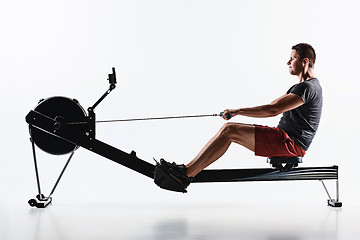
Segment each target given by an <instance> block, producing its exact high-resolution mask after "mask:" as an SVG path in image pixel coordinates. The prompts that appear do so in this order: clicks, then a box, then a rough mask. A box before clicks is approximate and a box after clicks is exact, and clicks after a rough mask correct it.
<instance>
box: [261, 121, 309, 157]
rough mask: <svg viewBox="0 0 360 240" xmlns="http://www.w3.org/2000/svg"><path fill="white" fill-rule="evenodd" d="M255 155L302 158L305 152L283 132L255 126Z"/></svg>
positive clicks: (272, 128)
mask: <svg viewBox="0 0 360 240" xmlns="http://www.w3.org/2000/svg"><path fill="white" fill-rule="evenodd" d="M255 155H256V156H262V157H296V156H301V157H303V156H304V155H305V150H304V149H302V148H301V147H300V146H299V145H298V144H297V143H296V142H295V141H294V140H293V139H292V138H290V137H289V135H288V134H287V133H286V132H285V131H284V130H282V129H280V128H275V127H267V126H260V125H255Z"/></svg>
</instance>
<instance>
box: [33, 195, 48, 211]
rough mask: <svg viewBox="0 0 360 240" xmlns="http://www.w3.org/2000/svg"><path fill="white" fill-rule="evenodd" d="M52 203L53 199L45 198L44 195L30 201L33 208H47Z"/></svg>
mask: <svg viewBox="0 0 360 240" xmlns="http://www.w3.org/2000/svg"><path fill="white" fill-rule="evenodd" d="M51 202H52V198H51V197H45V196H44V195H43V194H39V195H37V196H36V198H33V199H30V200H29V201H28V203H29V205H30V206H31V207H37V208H46V207H47V206H48V205H49V204H50V203H51Z"/></svg>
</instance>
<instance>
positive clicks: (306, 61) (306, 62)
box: [302, 58, 309, 67]
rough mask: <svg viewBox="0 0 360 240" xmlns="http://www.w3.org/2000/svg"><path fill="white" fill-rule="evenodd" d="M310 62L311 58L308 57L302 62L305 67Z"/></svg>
mask: <svg viewBox="0 0 360 240" xmlns="http://www.w3.org/2000/svg"><path fill="white" fill-rule="evenodd" d="M308 63H309V59H308V58H304V59H303V60H302V64H303V66H304V67H305V65H306V64H308Z"/></svg>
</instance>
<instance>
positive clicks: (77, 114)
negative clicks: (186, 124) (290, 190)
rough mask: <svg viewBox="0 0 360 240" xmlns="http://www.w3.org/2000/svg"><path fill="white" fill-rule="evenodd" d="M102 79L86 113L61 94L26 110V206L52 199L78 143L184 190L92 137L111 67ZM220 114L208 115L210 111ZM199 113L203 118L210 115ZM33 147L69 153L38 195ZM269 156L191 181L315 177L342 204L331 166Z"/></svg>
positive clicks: (333, 203)
mask: <svg viewBox="0 0 360 240" xmlns="http://www.w3.org/2000/svg"><path fill="white" fill-rule="evenodd" d="M108 80H109V84H110V87H109V89H108V90H107V91H106V92H105V93H104V94H103V95H102V96H101V97H100V99H99V100H98V101H97V102H96V103H95V104H94V105H93V106H92V107H89V108H88V109H87V113H86V112H85V110H84V109H83V108H82V106H81V105H80V104H79V102H78V101H77V100H75V99H70V98H66V97H50V98H47V99H43V100H41V101H40V102H39V104H38V105H37V106H36V107H35V109H34V110H31V111H30V112H29V113H28V114H27V116H26V122H27V123H28V124H29V132H30V140H31V145H32V151H33V159H34V167H35V174H36V181H37V187H38V194H37V196H36V198H34V199H30V200H29V201H28V203H29V204H30V206H32V207H37V208H45V207H47V206H48V205H49V204H50V203H51V202H52V195H53V193H54V191H55V189H56V187H57V185H58V183H59V181H60V179H61V178H62V176H63V173H64V172H65V170H66V168H67V166H68V164H69V162H70V160H71V159H72V157H73V155H74V153H75V151H76V150H77V149H78V148H79V147H83V148H85V149H87V150H89V151H92V152H94V153H96V154H99V155H101V156H103V157H105V158H108V159H110V160H112V161H114V162H116V163H118V164H121V165H123V166H125V167H128V168H130V169H131V170H134V171H136V172H138V173H141V174H143V175H145V176H147V177H149V178H151V179H154V182H155V183H156V184H157V185H158V186H159V187H161V188H163V189H167V190H172V191H177V192H186V190H185V189H183V188H182V187H181V185H180V184H179V183H178V182H176V180H174V178H172V177H171V176H169V175H168V174H167V173H165V172H164V171H163V169H162V168H161V166H160V165H158V164H155V165H153V164H150V163H148V162H146V161H144V160H142V159H140V158H138V157H137V156H136V153H135V152H134V151H132V152H131V153H126V152H123V151H122V150H119V149H117V148H115V147H112V146H110V145H108V144H106V143H104V142H101V141H99V140H97V139H96V131H95V125H96V116H95V111H94V110H95V108H96V107H97V106H98V105H99V104H100V102H101V101H103V100H104V99H105V97H106V96H107V95H108V94H109V93H110V92H111V91H112V90H114V89H115V86H116V74H115V69H114V68H113V69H112V73H111V74H109V78H108ZM220 115H221V114H220ZM220 115H218V114H213V115H211V116H220ZM199 116H201V117H203V116H210V115H199ZM199 116H196V117H199ZM229 118H230V116H229ZM162 119H165V118H162ZM166 119H168V118H166ZM35 146H37V147H38V148H40V149H41V150H43V151H45V152H47V153H49V154H53V155H65V154H70V155H69V158H68V160H67V162H66V164H65V166H64V168H63V169H62V171H61V173H60V175H59V177H58V179H57V181H56V183H55V185H54V187H53V188H52V190H51V192H50V194H49V196H48V197H46V196H45V195H44V194H42V191H41V187H40V178H39V171H38V163H37V159H36V147H35ZM269 161H270V163H271V164H272V167H273V168H259V169H225V170H203V171H202V172H200V173H199V174H198V175H197V176H196V177H195V178H194V181H193V182H194V183H199V182H239V181H286V180H320V181H321V182H322V184H323V186H324V187H325V190H326V192H327V195H328V196H329V200H328V205H330V206H333V207H341V206H342V203H341V202H339V184H338V167H337V166H332V167H311V168H295V167H297V165H298V163H300V162H301V158H295V159H284V158H273V159H270V160H269ZM284 164H285V165H284ZM331 179H332V180H336V199H332V198H331V197H330V194H329V192H328V191H327V189H326V186H325V184H324V182H323V180H331Z"/></svg>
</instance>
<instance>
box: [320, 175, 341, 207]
mask: <svg viewBox="0 0 360 240" xmlns="http://www.w3.org/2000/svg"><path fill="white" fill-rule="evenodd" d="M320 182H321V183H322V185H323V187H324V189H325V191H326V194H327V196H328V197H329V199H328V205H329V206H331V207H342V202H340V201H339V179H336V198H335V199H334V198H332V197H331V196H330V193H329V191H328V190H327V188H326V186H325V183H324V181H323V180H322V179H320Z"/></svg>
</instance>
